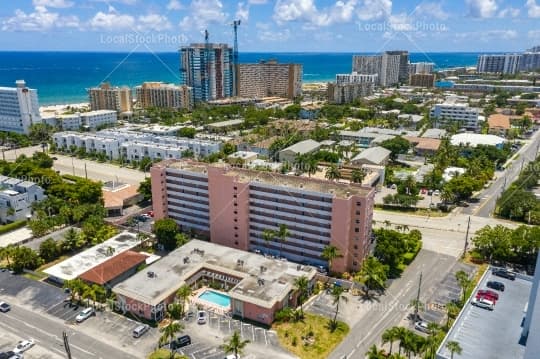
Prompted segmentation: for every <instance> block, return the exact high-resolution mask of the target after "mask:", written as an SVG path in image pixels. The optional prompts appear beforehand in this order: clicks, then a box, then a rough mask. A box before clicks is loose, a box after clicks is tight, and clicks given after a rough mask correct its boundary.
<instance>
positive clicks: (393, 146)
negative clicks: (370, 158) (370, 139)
mask: <svg viewBox="0 0 540 359" xmlns="http://www.w3.org/2000/svg"><path fill="white" fill-rule="evenodd" d="M410 146H411V144H410V143H409V141H407V140H406V139H404V138H403V137H401V136H397V137H394V138H392V139H390V140H386V141H383V142H382V143H381V147H384V148H386V149H387V150H389V151H390V152H391V153H390V158H391V159H392V160H393V161H395V160H396V159H397V157H398V155H400V154H404V153H407V152H408V151H409V148H410Z"/></svg>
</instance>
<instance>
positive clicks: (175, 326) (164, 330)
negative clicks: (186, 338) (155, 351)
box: [159, 320, 184, 359]
mask: <svg viewBox="0 0 540 359" xmlns="http://www.w3.org/2000/svg"><path fill="white" fill-rule="evenodd" d="M182 329H184V328H183V326H182V324H180V323H179V322H176V321H173V320H170V321H169V324H167V325H166V326H164V327H161V328H160V329H159V332H160V333H161V336H160V337H159V344H160V346H161V345H165V344H167V343H171V342H172V341H173V340H174V338H175V337H176V334H177V333H178V332H179V331H181V330H182ZM174 355H175V351H174V349H172V348H171V356H170V358H171V359H174Z"/></svg>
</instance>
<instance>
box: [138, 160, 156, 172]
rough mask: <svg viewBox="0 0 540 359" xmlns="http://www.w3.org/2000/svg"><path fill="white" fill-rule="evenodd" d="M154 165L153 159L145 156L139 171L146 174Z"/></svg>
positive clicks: (140, 163)
mask: <svg viewBox="0 0 540 359" xmlns="http://www.w3.org/2000/svg"><path fill="white" fill-rule="evenodd" d="M152 163H153V162H152V159H151V158H150V157H148V156H145V157H143V158H142V159H141V161H140V162H139V169H140V170H141V171H144V172H146V171H149V170H150V166H152Z"/></svg>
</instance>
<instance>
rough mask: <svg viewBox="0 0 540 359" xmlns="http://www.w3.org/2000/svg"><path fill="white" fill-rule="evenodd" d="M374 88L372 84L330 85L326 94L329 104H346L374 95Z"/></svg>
mask: <svg viewBox="0 0 540 359" xmlns="http://www.w3.org/2000/svg"><path fill="white" fill-rule="evenodd" d="M373 88H374V84H373V83H372V82H360V83H353V82H351V83H342V84H338V83H328V85H327V87H326V93H327V96H328V102H329V103H334V104H346V103H351V102H353V101H354V100H356V99H359V98H362V97H366V96H370V95H372V94H373Z"/></svg>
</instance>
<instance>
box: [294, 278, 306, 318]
mask: <svg viewBox="0 0 540 359" xmlns="http://www.w3.org/2000/svg"><path fill="white" fill-rule="evenodd" d="M294 285H295V287H296V288H298V303H299V304H300V314H301V316H302V317H303V316H304V308H303V305H304V300H305V299H306V297H307V295H308V289H309V279H308V278H307V277H306V276H305V275H303V276H301V277H298V278H296V279H295V280H294Z"/></svg>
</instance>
